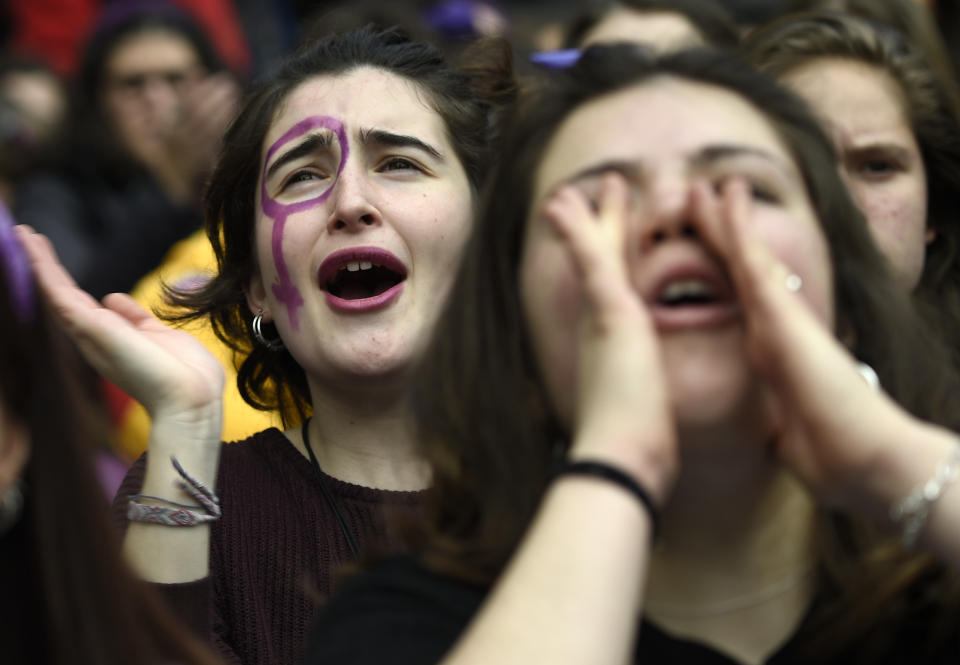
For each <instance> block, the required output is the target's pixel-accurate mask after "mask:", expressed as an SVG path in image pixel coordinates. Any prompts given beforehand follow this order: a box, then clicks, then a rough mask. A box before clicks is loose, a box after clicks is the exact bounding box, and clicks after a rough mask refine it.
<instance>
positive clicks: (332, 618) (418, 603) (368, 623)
mask: <svg viewBox="0 0 960 665" xmlns="http://www.w3.org/2000/svg"><path fill="white" fill-rule="evenodd" d="M485 595H486V588H484V587H481V586H476V585H472V584H469V583H467V582H463V581H461V580H458V579H454V578H451V577H447V576H444V575H441V574H439V573H437V572H434V571H431V570H429V569H427V568H425V567H424V566H423V565H422V564H420V563H419V562H418V561H417V560H416V559H414V558H413V557H412V556H397V557H392V558H389V559H385V560H384V561H382V562H380V563H378V564H377V565H375V566H373V567H372V568H370V569H368V570H365V571H364V572H362V573H358V574H357V575H354V576H351V577H349V578H347V579H346V580H344V582H343V583H342V584H341V585H340V586H339V587H338V588H337V590H336V591H335V592H334V594H333V595H332V596H331V597H330V599H329V601H328V602H327V603H326V605H325V606H324V607H323V608H322V609H321V611H320V613H319V615H318V617H317V620H316V621H315V623H314V625H313V627H312V629H311V632H310V638H309V641H308V645H309V646H308V650H307V659H306V661H305V662H306V663H308V664H312V663H327V662H335V663H341V664H342V665H366V664H367V663H369V664H370V665H373V664H374V663H381V662H384V661H385V660H389V661H390V662H391V663H396V664H402V663H411V664H412V663H430V662H436V661H438V660H439V659H440V658H441V657H442V656H443V654H444V653H446V652H447V650H449V648H450V647H451V646H452V645H453V643H454V642H455V641H456V639H457V637H458V636H459V635H460V633H462V632H463V630H464V628H466V626H467V624H468V623H469V621H470V619H471V617H472V616H473V615H474V614H475V613H476V611H477V609H478V607H479V606H480V603H481V602H482V601H483V598H484V596H485ZM373 635H376V639H371V636H373Z"/></svg>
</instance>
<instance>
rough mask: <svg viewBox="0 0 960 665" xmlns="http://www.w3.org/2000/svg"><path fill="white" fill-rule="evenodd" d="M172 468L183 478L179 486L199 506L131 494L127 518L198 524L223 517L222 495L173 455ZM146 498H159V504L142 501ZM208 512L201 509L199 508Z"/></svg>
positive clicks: (173, 524) (142, 520) (166, 522)
mask: <svg viewBox="0 0 960 665" xmlns="http://www.w3.org/2000/svg"><path fill="white" fill-rule="evenodd" d="M170 461H171V462H172V463H173V468H174V469H175V470H176V471H177V473H178V474H180V477H181V478H182V479H183V480H178V481H177V487H179V488H180V489H182V490H183V491H184V492H186V493H187V494H189V495H190V496H191V497H192V498H193V499H194V500H195V501H196V502H197V503H199V504H200V505H199V506H191V505H187V504H183V503H177V502H176V501H170V500H169V499H163V498H161V497H158V496H149V495H147V494H131V495H130V497H129V502H128V503H127V519H128V520H130V521H131V522H147V523H150V524H162V525H164V526H197V525H199V524H203V523H204V522H212V521H213V520H216V519H220V514H221V513H220V499H219V498H217V495H216V494H214V493H213V492H212V491H211V490H210V489H209V488H208V487H207V486H206V485H204V484H203V483H201V482H200V481H199V480H197V479H196V478H194V477H193V476H191V475H190V474H189V473H187V472H186V471H185V470H184V468H183V466H181V465H180V462H179V461H177V458H176V457H171V458H170ZM143 499H149V500H151V501H158V502H160V503H159V505H156V504H147V503H141V501H142V500H143ZM201 510H202V511H206V512H199V511H201Z"/></svg>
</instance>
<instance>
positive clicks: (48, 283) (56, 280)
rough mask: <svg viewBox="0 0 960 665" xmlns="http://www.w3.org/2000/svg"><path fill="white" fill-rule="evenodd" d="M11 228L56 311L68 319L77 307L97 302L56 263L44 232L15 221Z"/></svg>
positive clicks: (56, 260)
mask: <svg viewBox="0 0 960 665" xmlns="http://www.w3.org/2000/svg"><path fill="white" fill-rule="evenodd" d="M15 229H16V233H17V238H18V239H19V240H20V242H21V244H22V245H23V247H24V250H25V251H26V253H27V256H28V257H29V259H30V266H31V268H32V269H33V274H34V276H35V277H36V279H37V283H38V284H39V286H40V288H41V289H42V290H43V292H44V294H45V295H46V297H47V300H48V301H49V302H50V303H51V305H52V306H53V308H54V311H56V312H57V313H58V315H60V316H61V317H62V318H64V319H65V320H66V321H68V322H70V321H73V319H74V316H73V314H74V313H75V312H76V311H77V309H78V308H98V307H99V306H100V305H99V303H98V302H97V301H96V299H95V298H93V296H91V295H90V294H88V293H87V292H86V291H83V290H82V289H81V288H80V287H78V286H77V283H76V282H75V281H74V279H73V277H71V276H70V273H68V272H67V269H66V268H64V267H63V264H62V263H60V260H59V259H58V258H57V253H56V251H55V250H54V248H53V243H51V242H50V240H49V239H48V238H47V237H46V236H44V235H41V234H39V233H37V232H35V231H34V230H33V229H31V228H30V227H28V226H24V225H18V226H16V227H15Z"/></svg>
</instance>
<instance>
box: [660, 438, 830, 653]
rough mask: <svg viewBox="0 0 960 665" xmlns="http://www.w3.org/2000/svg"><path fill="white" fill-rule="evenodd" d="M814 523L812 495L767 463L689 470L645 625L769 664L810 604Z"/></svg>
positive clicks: (696, 464) (757, 459) (734, 462)
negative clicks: (651, 625) (765, 661)
mask: <svg viewBox="0 0 960 665" xmlns="http://www.w3.org/2000/svg"><path fill="white" fill-rule="evenodd" d="M728 450H729V449H728ZM739 450H740V451H741V452H743V451H744V450H745V449H744V448H740V449H739ZM753 450H761V451H762V450H763V446H758V447H756V448H754V449H753ZM693 457H696V455H693ZM745 458H752V459H745ZM719 469H722V473H721V472H718V470H719ZM815 522H816V507H815V504H814V502H813V500H812V498H811V497H810V495H809V493H808V492H807V491H806V489H805V488H803V487H802V486H801V485H799V484H798V482H797V481H796V480H795V479H794V478H793V477H792V476H791V475H789V474H788V473H787V472H786V471H785V470H783V468H782V467H780V466H779V465H778V464H776V463H775V462H774V461H773V460H770V459H769V458H767V456H766V455H741V454H738V453H737V452H735V451H733V453H732V454H731V455H730V456H728V457H726V458H722V459H721V458H718V457H717V456H715V455H712V458H711V459H710V460H709V462H707V461H706V460H698V459H691V460H684V468H683V472H682V474H681V478H680V481H679V482H678V485H677V487H676V489H675V492H674V495H673V496H672V497H671V499H670V503H669V505H668V506H667V509H666V510H665V512H664V515H663V532H662V538H661V540H660V543H659V544H658V546H657V547H656V548H655V549H654V551H653V555H652V564H651V571H650V580H649V588H648V592H647V600H646V615H647V616H648V617H649V618H650V619H651V620H653V621H654V622H655V623H657V624H659V625H661V626H663V627H664V628H665V629H667V630H668V631H669V632H672V633H674V634H677V635H679V636H682V637H686V638H692V639H698V640H700V641H703V642H706V643H708V644H711V645H712V646H714V647H716V648H719V649H721V650H722V651H725V652H727V653H728V654H729V655H731V656H733V657H735V658H737V659H738V660H740V661H741V662H745V663H753V662H763V660H765V659H766V657H767V656H769V655H770V654H771V653H772V652H773V651H775V650H776V647H778V646H780V645H781V644H783V643H784V642H785V641H786V640H787V639H789V637H790V636H791V635H792V634H793V632H794V631H795V630H796V628H797V626H798V624H799V622H800V620H801V619H802V618H803V616H804V615H805V614H806V612H807V609H808V608H809V605H810V602H811V601H812V598H813V593H814V589H815V583H816V571H815V560H816V558H815V552H814V529H815Z"/></svg>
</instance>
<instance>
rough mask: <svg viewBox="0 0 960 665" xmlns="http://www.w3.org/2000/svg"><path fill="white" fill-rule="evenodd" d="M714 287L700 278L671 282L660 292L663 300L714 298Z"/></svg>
mask: <svg viewBox="0 0 960 665" xmlns="http://www.w3.org/2000/svg"><path fill="white" fill-rule="evenodd" d="M713 296H714V291H713V287H712V286H710V285H709V284H707V283H706V282H703V281H700V280H698V279H688V280H682V281H679V282H671V283H670V284H668V285H667V287H666V288H665V289H664V290H663V291H662V292H661V293H660V300H661V301H662V302H673V301H675V300H680V299H682V298H712V297H713Z"/></svg>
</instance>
